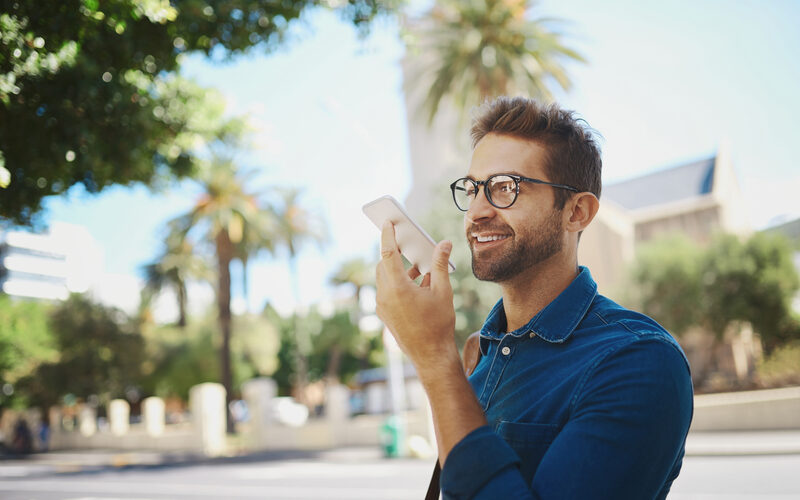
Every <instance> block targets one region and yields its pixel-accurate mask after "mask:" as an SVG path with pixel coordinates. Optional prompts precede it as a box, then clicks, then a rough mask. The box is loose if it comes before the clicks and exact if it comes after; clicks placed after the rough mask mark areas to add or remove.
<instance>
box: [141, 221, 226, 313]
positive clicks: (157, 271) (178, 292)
mask: <svg viewBox="0 0 800 500" xmlns="http://www.w3.org/2000/svg"><path fill="white" fill-rule="evenodd" d="M165 247H166V248H165V249H164V252H163V253H162V254H161V255H160V256H159V257H158V258H157V259H156V261H155V262H152V263H150V264H147V265H145V266H144V272H145V279H146V282H145V287H144V290H142V302H143V303H146V304H149V303H150V302H151V301H152V299H153V297H155V296H156V295H157V294H158V293H159V292H160V291H161V290H163V289H164V288H166V287H171V288H173V289H174V291H175V296H176V299H177V302H178V304H177V305H178V326H179V327H181V328H183V327H185V326H186V303H187V300H188V295H187V292H186V282H187V281H188V280H189V279H191V278H196V279H208V280H211V275H212V273H211V269H210V268H209V267H208V264H207V263H206V261H205V259H203V258H201V257H200V256H198V255H197V254H196V253H195V251H194V246H193V245H192V244H191V242H190V241H188V240H187V239H185V238H182V237H181V235H178V234H169V235H168V236H167V238H166V241H165Z"/></svg>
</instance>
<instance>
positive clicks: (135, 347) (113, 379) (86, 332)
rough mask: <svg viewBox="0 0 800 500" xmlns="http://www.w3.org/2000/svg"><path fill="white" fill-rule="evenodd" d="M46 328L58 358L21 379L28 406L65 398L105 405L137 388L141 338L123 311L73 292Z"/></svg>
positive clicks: (51, 317) (142, 343) (46, 404)
mask: <svg viewBox="0 0 800 500" xmlns="http://www.w3.org/2000/svg"><path fill="white" fill-rule="evenodd" d="M49 324H50V329H51V331H52V332H53V336H54V341H55V348H56V349H57V351H58V359H56V360H53V361H49V362H45V363H42V364H40V365H39V366H38V367H37V369H36V370H35V371H34V372H33V373H32V374H31V375H29V376H27V377H25V378H24V379H22V380H21V381H20V386H22V389H23V390H24V391H26V392H27V393H28V394H29V395H30V400H31V403H33V404H38V405H41V406H43V407H47V406H49V405H52V404H55V403H57V402H58V401H59V400H60V398H61V397H62V396H64V395H66V394H72V395H74V396H75V397H78V398H84V399H86V398H88V397H89V396H92V395H94V396H98V397H100V398H101V400H106V401H107V400H109V399H112V398H114V397H121V396H123V395H124V394H125V392H126V390H127V389H129V388H132V387H137V385H138V383H139V381H140V375H141V372H140V368H141V364H142V361H143V354H144V340H143V338H142V336H141V334H140V333H139V331H138V328H137V326H136V325H135V324H134V323H132V322H131V321H129V319H128V318H127V317H125V315H124V313H122V312H121V311H119V310H116V309H113V308H109V307H106V306H102V305H100V304H96V303H94V302H92V301H91V300H89V299H88V298H86V297H84V296H82V295H78V294H73V295H71V296H70V297H69V299H68V300H66V301H64V302H63V303H61V304H58V305H57V306H56V307H55V308H54V309H53V311H52V314H51V315H50V318H49Z"/></svg>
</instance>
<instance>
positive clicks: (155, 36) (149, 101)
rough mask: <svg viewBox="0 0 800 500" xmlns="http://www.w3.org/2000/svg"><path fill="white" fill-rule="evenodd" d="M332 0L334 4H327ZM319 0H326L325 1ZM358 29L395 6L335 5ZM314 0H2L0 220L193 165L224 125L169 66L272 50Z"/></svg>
mask: <svg viewBox="0 0 800 500" xmlns="http://www.w3.org/2000/svg"><path fill="white" fill-rule="evenodd" d="M328 3H330V4H333V2H328ZM328 3H326V2H323V3H322V4H323V5H325V4H328ZM336 4H337V5H338V6H339V7H338V9H339V10H340V11H341V12H342V15H343V16H345V17H346V18H347V19H349V20H350V21H352V22H353V23H354V24H355V25H356V26H360V27H365V26H367V25H368V23H369V21H370V20H371V19H373V18H374V17H375V16H376V15H379V14H381V13H385V12H390V11H392V10H393V9H394V8H395V7H396V6H397V4H396V3H395V2H381V1H377V0H374V1H373V0H349V1H346V2H343V3H339V2H337V3H336ZM316 5H320V2H317V1H316V0H284V1H280V2H274V1H270V0H233V1H231V0H186V1H182V2H169V0H108V1H103V2H101V1H99V0H64V1H58V2H37V1H34V0H4V1H3V2H2V6H1V7H0V185H5V186H6V189H5V190H4V191H3V196H2V197H0V217H1V218H6V219H10V220H12V221H16V222H23V223H27V222H30V221H31V220H33V219H34V216H35V214H36V213H37V211H38V210H39V209H40V205H41V201H42V198H43V197H45V196H48V195H55V194H60V193H63V192H65V191H66V190H68V189H69V188H70V187H71V186H73V185H75V184H82V185H83V186H84V187H85V188H86V190H87V191H88V192H91V193H95V192H98V191H100V190H102V189H103V188H104V187H106V186H109V185H111V184H116V183H120V184H128V183H131V182H145V183H149V184H153V183H157V182H158V181H159V180H162V179H165V178H167V179H168V178H172V177H173V176H183V175H187V174H189V173H191V171H192V168H193V166H194V159H195V158H196V153H195V149H196V147H197V146H198V144H199V143H202V142H203V141H205V140H209V139H210V138H212V137H214V136H216V135H218V134H220V133H223V134H224V133H225V128H226V126H227V125H228V124H226V123H225V122H224V121H223V120H222V105H221V101H220V100H219V99H218V98H217V97H215V96H214V95H209V94H208V93H207V92H206V91H205V90H204V89H201V88H199V87H198V86H196V85H194V84H192V83H191V82H189V81H187V80H185V79H183V78H180V77H179V76H178V74H177V72H178V70H179V66H180V64H179V63H180V56H181V55H182V54H187V53H192V52H202V53H205V54H208V55H211V56H214V57H222V58H224V57H230V56H232V55H235V54H239V53H243V52H245V51H247V50H248V49H250V48H252V47H258V48H259V49H261V50H265V51H270V50H274V49H275V48H276V47H278V46H279V45H280V44H281V42H282V41H283V39H284V35H285V34H286V30H287V28H288V26H289V24H290V22H291V21H293V20H296V19H297V18H299V17H300V15H301V13H302V12H303V11H305V10H306V9H308V8H310V7H314V6H316Z"/></svg>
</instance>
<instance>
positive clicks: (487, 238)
mask: <svg viewBox="0 0 800 500" xmlns="http://www.w3.org/2000/svg"><path fill="white" fill-rule="evenodd" d="M506 238H508V236H505V235H503V236H500V235H496V234H495V235H492V236H479V235H475V239H477V240H478V243H486V242H487V241H497V240H504V239H506Z"/></svg>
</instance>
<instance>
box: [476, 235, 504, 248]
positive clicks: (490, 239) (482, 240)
mask: <svg viewBox="0 0 800 500" xmlns="http://www.w3.org/2000/svg"><path fill="white" fill-rule="evenodd" d="M470 236H471V237H472V246H473V248H476V249H483V248H489V247H493V246H497V245H501V244H502V243H503V241H505V240H507V239H509V238H510V237H511V235H510V234H499V233H471V234H470Z"/></svg>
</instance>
